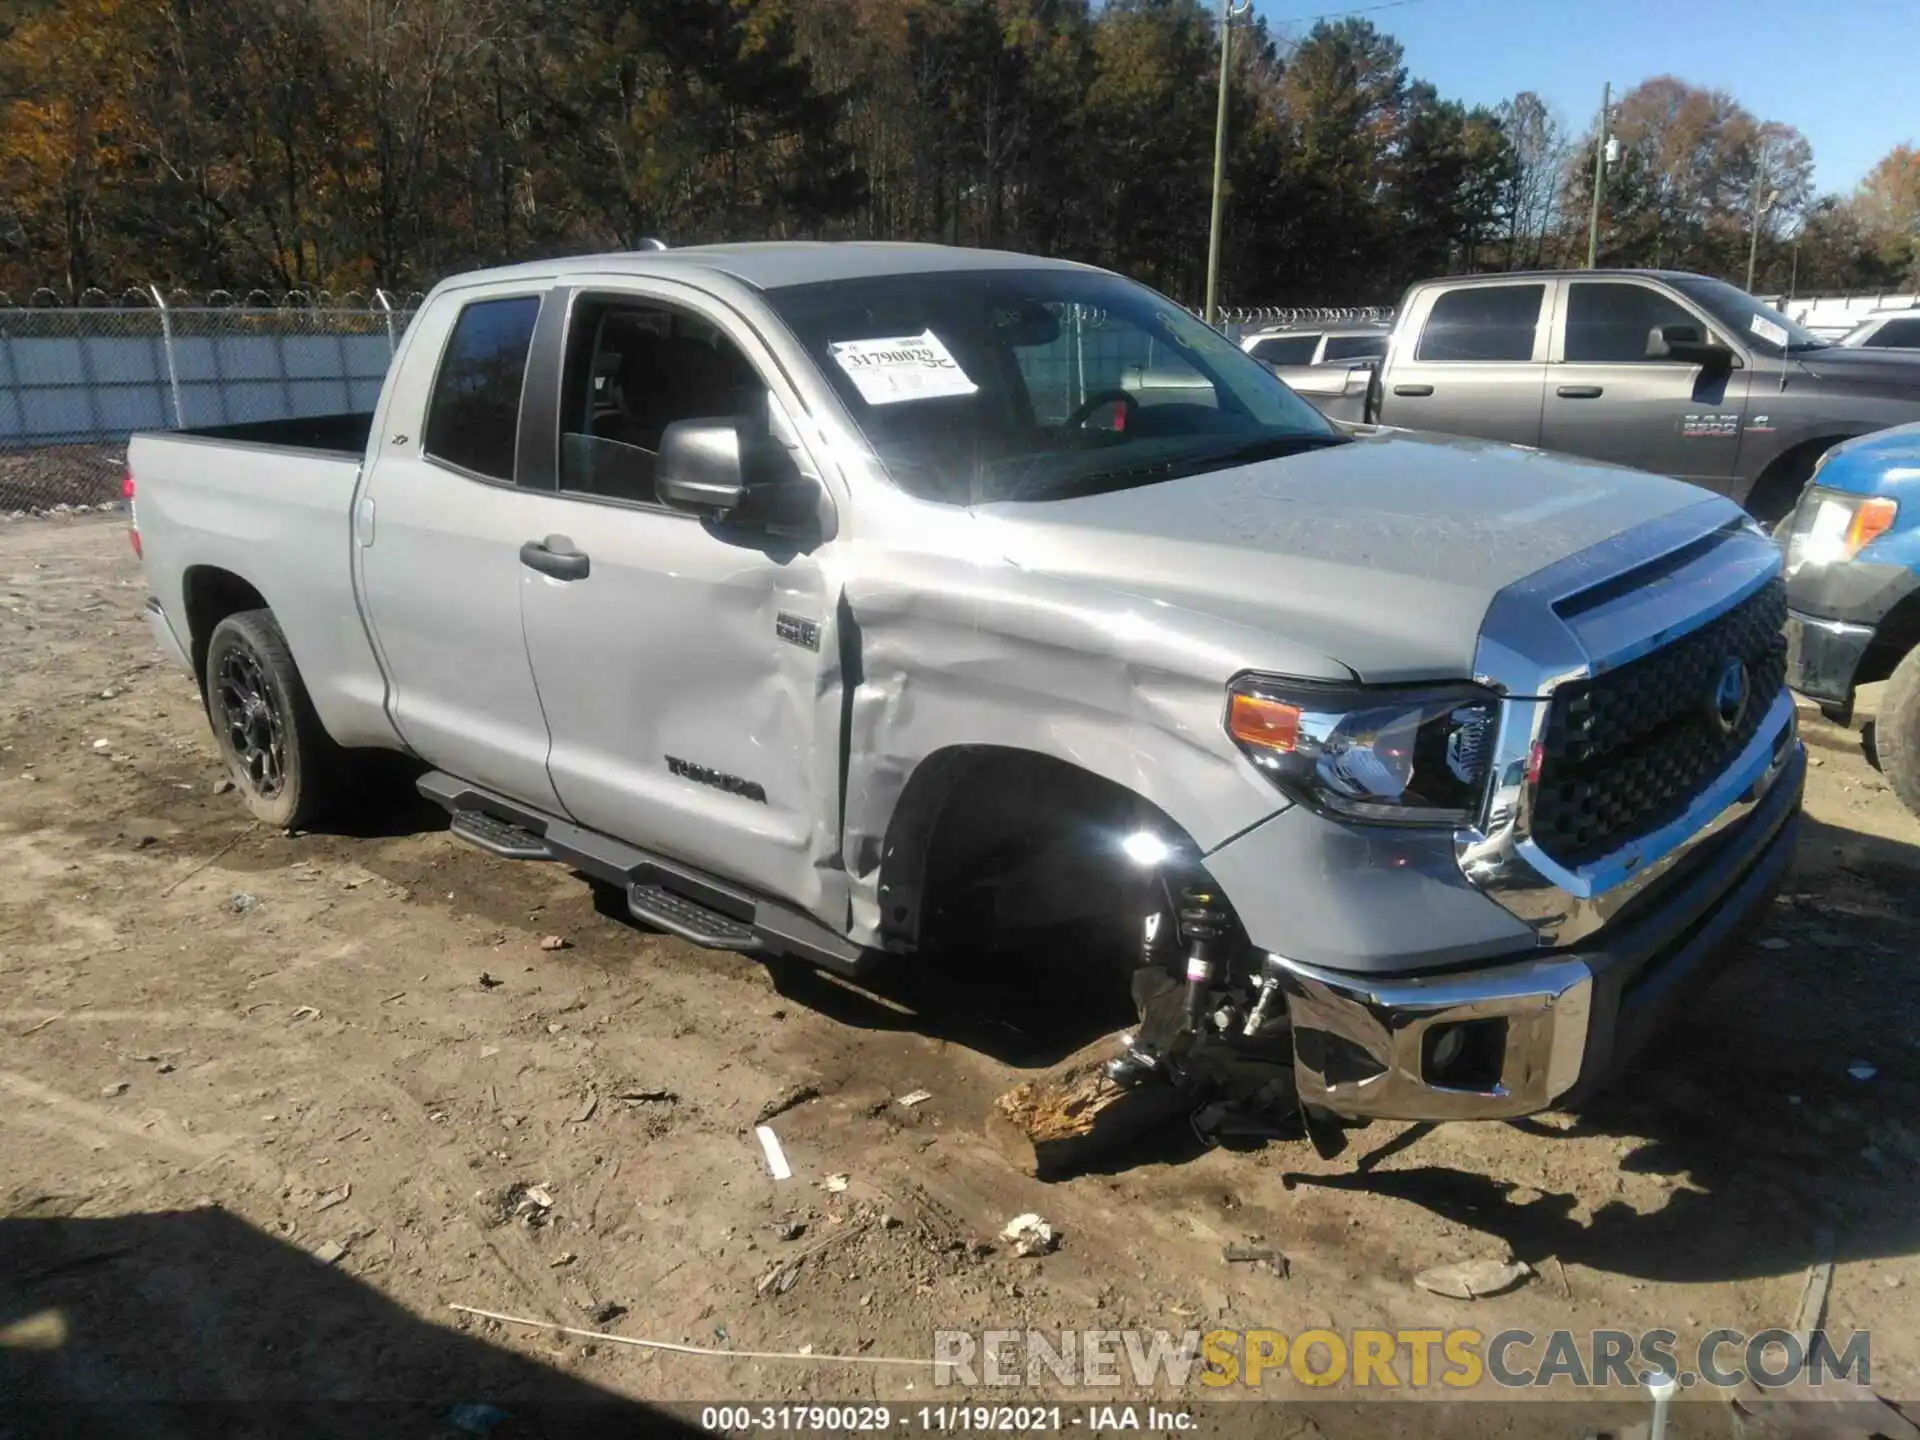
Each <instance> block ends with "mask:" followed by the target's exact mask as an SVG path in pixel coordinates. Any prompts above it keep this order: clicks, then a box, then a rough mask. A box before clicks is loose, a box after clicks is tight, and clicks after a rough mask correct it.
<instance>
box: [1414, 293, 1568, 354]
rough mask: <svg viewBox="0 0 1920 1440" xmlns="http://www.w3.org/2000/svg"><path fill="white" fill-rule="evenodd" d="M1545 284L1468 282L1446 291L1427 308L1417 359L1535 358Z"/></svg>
mask: <svg viewBox="0 0 1920 1440" xmlns="http://www.w3.org/2000/svg"><path fill="white" fill-rule="evenodd" d="M1546 293H1547V287H1546V286H1545V285H1544V284H1533V285H1464V286H1461V287H1460V288H1459V289H1457V290H1448V291H1444V292H1443V293H1442V294H1441V295H1440V296H1439V297H1438V298H1437V299H1435V300H1434V302H1433V305H1432V308H1431V309H1429V310H1428V311H1427V321H1426V324H1425V325H1424V326H1422V327H1421V330H1420V343H1419V345H1418V347H1417V348H1416V349H1415V351H1414V358H1415V359H1416V360H1425V361H1479V362H1486V361H1500V360H1507V361H1513V360H1531V359H1533V349H1534V335H1535V332H1536V331H1537V330H1538V329H1539V325H1540V306H1541V302H1542V301H1543V300H1544V298H1545V296H1546Z"/></svg>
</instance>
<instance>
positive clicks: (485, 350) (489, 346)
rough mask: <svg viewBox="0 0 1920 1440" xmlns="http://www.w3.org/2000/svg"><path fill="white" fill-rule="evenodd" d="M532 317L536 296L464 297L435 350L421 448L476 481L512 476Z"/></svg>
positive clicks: (536, 315) (505, 479)
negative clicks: (437, 354)
mask: <svg viewBox="0 0 1920 1440" xmlns="http://www.w3.org/2000/svg"><path fill="white" fill-rule="evenodd" d="M539 316H540V298H539V297H538V296H537V295H513V296H507V297H503V298H501V299H497V300H472V301H469V302H468V303H467V304H466V306H465V307H463V308H462V309H461V311H460V316H459V318H458V319H457V320H455V321H454V325H453V333H452V334H451V335H450V336H449V337H448V339H447V348H446V351H445V353H444V354H442V355H441V357H440V369H439V373H438V374H437V375H435V377H434V382H433V395H432V398H431V399H429V401H428V402H427V424H426V430H425V434H424V436H423V438H422V440H421V447H420V448H421V452H422V453H423V454H424V455H426V456H427V458H428V459H431V460H438V461H440V462H441V463H442V464H445V465H450V466H452V467H453V468H454V469H456V470H461V471H464V472H465V473H467V474H469V475H474V476H477V477H479V478H480V479H483V480H498V481H502V482H504V483H507V484H511V483H513V475H514V450H515V446H516V443H517V441H518V438H519V434H520V392H521V390H522V389H523V388H524V387H525V385H526V378H527V351H528V349H529V347H530V346H531V345H532V343H533V327H534V322H535V321H536V320H537V319H539Z"/></svg>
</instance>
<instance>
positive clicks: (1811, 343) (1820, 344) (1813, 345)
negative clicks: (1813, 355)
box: [1787, 340, 1833, 355]
mask: <svg viewBox="0 0 1920 1440" xmlns="http://www.w3.org/2000/svg"><path fill="white" fill-rule="evenodd" d="M1832 348H1833V342H1832V341H1831V340H1795V341H1793V342H1792V343H1791V344H1789V345H1788V346H1787V353H1788V354H1789V355H1798V354H1799V353H1800V352H1801V351H1802V350H1831V349H1832Z"/></svg>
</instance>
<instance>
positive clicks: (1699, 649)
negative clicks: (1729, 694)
mask: <svg viewBox="0 0 1920 1440" xmlns="http://www.w3.org/2000/svg"><path fill="white" fill-rule="evenodd" d="M1786 619H1787V589H1786V585H1785V583H1784V582H1783V581H1781V580H1778V579H1775V580H1773V581H1771V582H1769V583H1768V584H1767V585H1766V586H1765V587H1764V588H1763V589H1760V590H1758V591H1756V592H1755V593H1754V594H1752V595H1751V596H1749V597H1748V598H1747V599H1745V600H1743V601H1741V602H1740V603H1739V604H1738V605H1736V606H1735V607H1734V608H1733V609H1732V610H1729V611H1728V612H1727V613H1726V614H1725V615H1722V616H1721V617H1720V618H1719V619H1717V620H1715V621H1713V622H1712V623H1711V624H1709V625H1706V626H1704V627H1702V628H1701V629H1699V630H1696V631H1694V632H1693V633H1692V634H1691V635H1686V636H1682V637H1681V638H1680V639H1678V640H1676V641H1674V642H1673V643H1672V644H1671V645H1666V646H1663V647H1662V648H1660V649H1658V650H1655V651H1654V652H1653V653H1652V654H1649V655H1643V656H1642V657H1641V658H1640V659H1638V660H1634V661H1632V662H1630V663H1628V664H1626V665H1622V666H1621V667H1620V668H1619V669H1617V670H1611V671H1608V672H1607V673H1605V674H1603V675H1598V676H1595V677H1594V678H1593V679H1591V680H1582V681H1578V682H1576V683H1573V684H1569V685H1563V686H1561V687H1560V689H1559V690H1557V691H1556V692H1555V693H1554V699H1553V709H1552V711H1551V713H1550V714H1549V715H1548V717H1547V729H1546V735H1545V737H1544V740H1543V751H1542V755H1541V763H1540V778H1539V781H1538V784H1537V785H1536V787H1535V791H1534V800H1533V837H1534V839H1535V841H1536V842H1537V843H1538V844H1539V846H1540V848H1541V849H1542V850H1544V851H1546V853H1547V854H1549V855H1551V856H1552V857H1553V858H1554V859H1555V860H1557V861H1559V862H1560V863H1561V864H1562V865H1569V866H1572V865H1580V864H1584V863H1585V862H1587V861H1589V860H1593V859H1597V858H1598V857H1600V856H1602V855H1606V854H1609V853H1611V852H1612V851H1614V850H1616V849H1618V848H1619V847H1620V846H1622V845H1624V844H1626V843H1628V842H1629V841H1631V840H1634V839H1636V838H1638V837H1639V836H1641V835H1645V834H1647V833H1648V832H1650V831H1653V830H1656V829H1658V828H1659V827H1660V826H1661V825H1664V824H1665V823H1667V822H1668V821H1669V820H1671V819H1673V818H1674V817H1675V816H1676V815H1678V814H1680V813H1681V812H1682V811H1683V810H1685V809H1686V807H1687V806H1688V805H1689V804H1691V803H1692V801H1693V800H1694V798H1695V797H1696V796H1697V795H1699V793H1700V792H1701V791H1702V790H1703V789H1705V788H1706V786H1707V784H1708V783H1709V782H1710V781H1711V780H1712V779H1713V777H1714V776H1715V775H1717V774H1719V773H1720V771H1721V770H1723V769H1724V768H1725V767H1726V765H1727V763H1728V762H1729V761H1731V760H1732V759H1733V757H1734V755H1736V754H1737V753H1738V752H1739V751H1740V749H1741V748H1742V747H1743V746H1745V745H1746V744H1747V742H1748V741H1750V740H1752V739H1753V736H1754V732H1755V731H1756V730H1758V729H1759V728H1760V722H1761V720H1762V719H1764V718H1765V716H1766V713H1767V710H1768V709H1769V708H1770V707H1771V705H1772V704H1773V699H1774V696H1775V695H1777V694H1778V693H1779V691H1780V687H1781V685H1782V684H1784V683H1785V680H1786V667H1787V642H1786V637H1785V636H1784V635H1783V634H1782V633H1781V627H1782V626H1783V625H1785V624H1786ZM1735 655H1737V656H1739V657H1740V659H1741V660H1743V661H1745V662H1746V667H1747V676H1748V681H1749V690H1748V697H1749V698H1748V701H1747V708H1746V713H1745V715H1744V716H1743V717H1742V718H1741V720H1740V723H1739V724H1738V726H1737V727H1735V729H1734V730H1733V731H1732V732H1728V731H1726V730H1725V729H1723V728H1722V727H1721V726H1720V724H1719V723H1718V722H1717V721H1716V719H1715V716H1714V694H1715V690H1716V687H1717V685H1718V682H1719V680H1720V677H1721V674H1722V672H1723V671H1724V669H1725V666H1726V662H1727V661H1728V659H1730V658H1731V657H1733V656H1735Z"/></svg>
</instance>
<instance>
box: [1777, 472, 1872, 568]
mask: <svg viewBox="0 0 1920 1440" xmlns="http://www.w3.org/2000/svg"><path fill="white" fill-rule="evenodd" d="M1899 513H1900V502H1899V501H1897V500H1890V499H1888V498H1887V497H1886V496H1885V495H1855V494H1852V493H1850V492H1848V491H1845V490H1829V489H1828V488H1827V487H1826V486H1824V485H1809V486H1808V487H1807V490H1806V493H1805V494H1804V495H1802V496H1801V497H1800V504H1799V507H1798V508H1797V509H1795V510H1794V512H1793V520H1792V522H1791V525H1790V528H1789V529H1788V530H1787V556H1786V559H1787V573H1788V574H1789V575H1791V574H1793V573H1794V572H1795V571H1796V570H1798V569H1799V568H1800V567H1801V566H1802V565H1837V564H1841V563H1843V562H1845V561H1848V560H1851V559H1853V557H1854V556H1856V555H1858V554H1859V553H1860V552H1861V551H1862V550H1864V549H1866V548H1867V546H1869V545H1871V544H1872V543H1873V542H1874V541H1875V540H1877V539H1879V538H1880V537H1881V536H1882V535H1884V534H1886V533H1887V531H1888V530H1890V529H1892V528H1893V522H1894V519H1895V517H1896V516H1898V515H1899Z"/></svg>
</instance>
